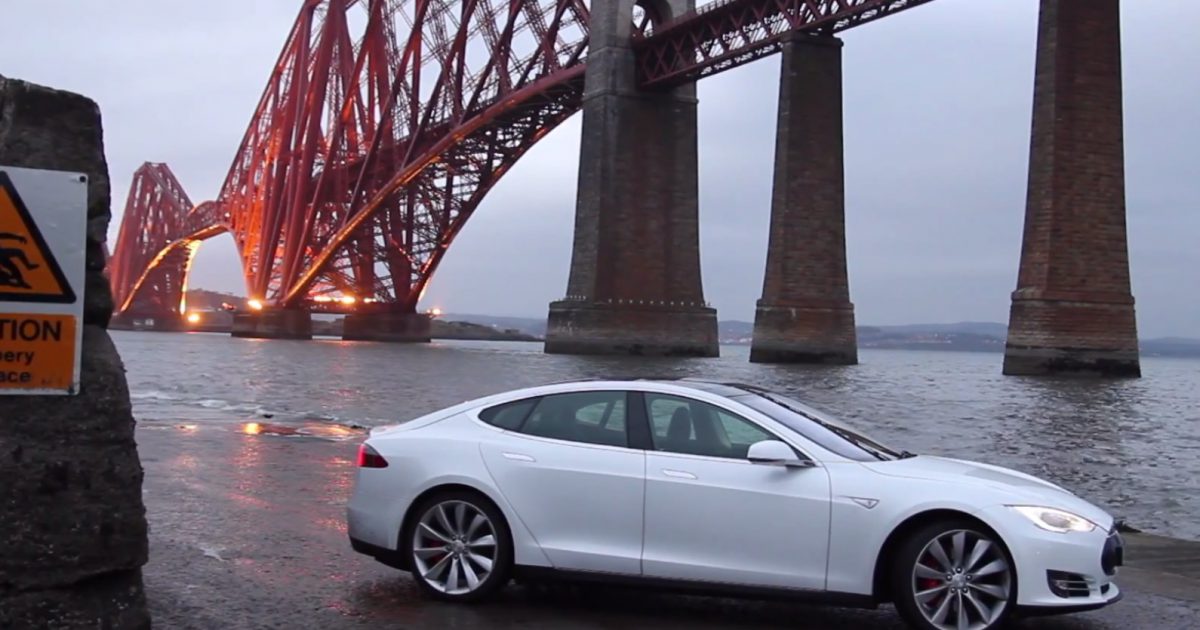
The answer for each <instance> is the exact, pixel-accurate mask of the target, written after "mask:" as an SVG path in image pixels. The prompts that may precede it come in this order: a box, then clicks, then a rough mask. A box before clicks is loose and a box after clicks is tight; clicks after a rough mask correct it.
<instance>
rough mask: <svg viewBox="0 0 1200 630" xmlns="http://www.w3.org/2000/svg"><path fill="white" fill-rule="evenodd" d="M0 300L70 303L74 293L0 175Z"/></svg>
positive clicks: (14, 192) (13, 189) (5, 178)
mask: <svg viewBox="0 0 1200 630" xmlns="http://www.w3.org/2000/svg"><path fill="white" fill-rule="evenodd" d="M0 300H3V301H9V302H42V303H58V304H70V303H72V302H74V301H75V291H74V290H73V289H72V288H71V284H70V283H69V282H67V279H66V277H65V276H64V275H63V272H62V269H61V268H60V267H59V265H58V261H57V260H55V258H54V253H53V252H52V251H51V250H50V247H49V246H47V244H46V240H45V239H44V238H42V233H41V231H40V230H39V229H38V226H37V223H36V222H34V220H33V217H32V216H31V215H30V214H29V209H28V208H27V207H26V206H25V203H24V202H23V201H22V200H21V196H20V195H19V194H17V190H16V187H15V186H13V183H12V180H10V179H9V177H8V175H6V174H5V173H3V172H0Z"/></svg>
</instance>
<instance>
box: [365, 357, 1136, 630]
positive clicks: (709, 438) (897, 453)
mask: <svg viewBox="0 0 1200 630" xmlns="http://www.w3.org/2000/svg"><path fill="white" fill-rule="evenodd" d="M348 526H349V535H350V542H351V544H352V546H353V548H354V549H355V550H357V551H359V552H361V553H365V554H367V555H370V556H372V557H374V558H376V559H377V560H379V561H382V562H384V563H386V564H388V565H390V566H394V567H396V568H400V569H404V570H407V571H411V572H412V574H413V576H414V578H415V580H416V583H417V584H418V585H419V586H420V588H421V589H422V590H423V591H424V592H426V593H428V594H429V595H431V596H433V597H436V598H440V599H445V600H452V601H475V600H479V599H482V598H485V597H487V596H488V595H492V594H494V593H495V592H496V591H497V590H498V589H500V588H503V587H504V586H505V584H507V582H508V581H509V580H510V579H511V578H514V577H516V578H523V579H529V580H553V579H562V580H604V581H609V582H627V583H631V584H643V585H647V586H652V587H671V588H675V589H679V588H684V589H695V590H697V591H704V592H708V593H712V594H717V595H733V596H763V597H785V598H789V599H793V600H797V601H800V600H803V601H810V600H811V601H822V602H827V603H833V604H840V605H850V606H866V607H873V606H877V605H879V604H881V603H887V602H891V603H893V604H894V605H895V608H896V610H897V611H898V612H899V613H900V614H901V615H902V616H903V617H904V618H905V620H907V621H908V623H909V624H910V625H912V626H913V627H917V628H937V629H955V630H964V629H972V630H978V629H986V628H993V627H996V626H998V625H1000V624H1002V623H1003V622H1004V621H1005V620H1006V619H1007V618H1009V617H1010V616H1013V615H1023V614H1031V613H1059V612H1062V613H1065V612H1074V611H1080V610H1089V609H1094V608H1099V607H1102V606H1105V605H1107V604H1110V603H1112V602H1115V601H1116V600H1117V599H1119V598H1120V591H1119V590H1118V588H1117V586H1116V585H1115V584H1114V583H1113V576H1114V575H1115V574H1116V572H1117V567H1118V566H1119V565H1120V564H1121V563H1122V553H1123V544H1122V540H1121V536H1120V534H1119V533H1118V532H1117V526H1116V523H1115V522H1114V520H1113V517H1111V516H1110V515H1108V514H1107V513H1105V512H1104V511H1103V510H1101V509H1099V508H1097V507H1096V506H1094V505H1092V504H1090V503H1088V502H1087V501H1084V500H1083V499H1081V498H1079V497H1077V496H1075V495H1074V494H1072V493H1070V492H1068V491H1067V490H1064V489H1063V488H1061V487H1059V486H1057V485H1054V484H1052V483H1049V482H1047V481H1043V480H1041V479H1038V478H1036V477H1033V476H1030V475H1027V474H1023V473H1020V472H1017V471H1014V470H1009V469H1006V468H1001V467H998V466H992V465H988V464H981V463H974V462H968V461H963V460H959V459H953V458H948V457H936V456H930V455H917V454H913V453H909V452H907V451H903V450H896V449H894V448H890V447H889V446H886V445H884V444H882V443H881V442H879V441H877V440H874V439H871V438H870V437H868V436H866V435H864V434H863V433H862V432H860V431H858V430H856V429H854V428H852V427H850V426H848V425H846V424H845V423H842V422H839V421H838V420H836V419H835V418H833V417H831V416H830V415H828V414H826V413H823V412H821V411H819V410H817V409H814V408H812V407H811V406H809V405H807V404H804V403H802V402H800V401H798V400H795V399H794V398H792V397H789V396H786V395H782V394H779V393H775V392H771V391H767V390H764V389H761V388H757V387H753V386H746V385H734V384H720V383H710V382H699V381H688V380H681V381H669V380H629V381H591V382H574V383H564V384H555V385H548V386H543V387H536V388H531V389H524V390H520V391H512V392H507V393H504V394H499V395H495V396H491V397H488V398H483V399H479V400H474V401H470V402H466V403H463V404H460V405H457V406H454V407H450V408H447V409H444V410H441V411H438V412H435V413H431V414H429V415H426V416H423V417H421V418H417V419H414V420H411V421H408V422H405V423H402V424H398V425H394V426H388V427H380V428H377V429H375V430H373V431H372V432H371V435H370V437H369V438H368V439H367V440H366V441H365V442H364V443H363V444H362V445H361V447H360V450H359V456H358V467H357V470H356V480H355V488H354V494H353V497H352V498H351V501H350V503H349V506H348Z"/></svg>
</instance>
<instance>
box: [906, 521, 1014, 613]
mask: <svg viewBox="0 0 1200 630" xmlns="http://www.w3.org/2000/svg"><path fill="white" fill-rule="evenodd" d="M1012 578H1013V576H1012V569H1011V567H1010V566H1009V562H1008V557H1007V555H1006V554H1005V552H1004V550H1003V549H1002V548H1001V547H1000V546H999V545H998V544H997V543H996V542H995V541H993V540H992V539H991V538H989V537H988V536H986V535H984V534H981V533H979V532H975V531H971V530H966V529H956V530H951V531H947V532H944V533H942V534H939V535H938V536H936V537H934V538H933V540H930V541H929V543H928V544H926V545H925V547H924V549H922V550H921V553H919V554H918V555H917V562H916V566H914V567H913V572H912V594H913V597H914V598H915V600H916V603H917V608H918V610H920V611H921V614H922V615H923V616H924V617H925V620H926V621H928V622H929V623H930V624H931V625H932V626H933V627H935V628H938V629H939V630H982V629H984V628H990V627H992V624H993V623H995V622H996V621H997V620H999V619H1000V618H1001V616H1002V615H1003V614H1004V611H1005V609H1006V608H1007V607H1008V603H1009V595H1010V592H1011V589H1012V582H1013V579H1012Z"/></svg>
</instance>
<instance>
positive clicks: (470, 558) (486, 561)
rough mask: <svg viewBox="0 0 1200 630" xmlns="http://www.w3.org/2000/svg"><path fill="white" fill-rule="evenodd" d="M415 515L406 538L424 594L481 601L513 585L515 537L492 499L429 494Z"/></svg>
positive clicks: (465, 494) (456, 492) (456, 493)
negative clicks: (513, 546) (510, 578)
mask: <svg viewBox="0 0 1200 630" xmlns="http://www.w3.org/2000/svg"><path fill="white" fill-rule="evenodd" d="M412 513H413V517H412V519H411V522H410V523H409V524H408V526H407V527H406V528H405V531H404V532H403V534H402V536H403V537H402V539H401V541H402V542H403V544H404V553H405V554H406V557H407V559H408V561H409V562H410V565H411V567H412V576H413V579H414V580H415V581H416V583H417V586H418V587H419V588H420V589H421V591H422V592H424V593H425V594H427V595H429V596H430V597H433V598H435V599H440V600H443V601H451V602H477V601H481V600H484V599H487V598H488V597H489V596H491V595H494V594H495V593H496V592H497V591H499V590H500V589H501V588H503V587H504V585H506V584H507V583H508V579H509V575H510V574H511V573H512V564H513V548H512V535H511V534H510V532H509V528H508V523H507V522H506V521H505V520H504V515H503V514H501V513H500V510H499V509H497V508H496V506H495V505H494V504H492V502H491V501H489V500H487V499H486V498H484V497H483V496H482V495H480V494H477V493H475V492H469V491H463V490H451V491H446V492H438V493H436V494H433V495H431V496H429V497H426V498H425V499H423V500H422V501H421V502H420V503H419V504H417V505H416V506H415V507H414V509H413V512H412ZM480 517H482V519H483V520H482V521H481V520H480Z"/></svg>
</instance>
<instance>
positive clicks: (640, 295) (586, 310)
mask: <svg viewBox="0 0 1200 630" xmlns="http://www.w3.org/2000/svg"><path fill="white" fill-rule="evenodd" d="M633 6H634V5H633V2H632V1H631V0H595V1H594V2H592V8H591V19H590V25H591V26H590V29H591V30H590V33H591V34H590V40H589V42H590V43H589V51H588V63H587V70H586V75H585V87H584V97H583V139H582V146H581V154H580V161H579V190H578V198H577V201H576V207H575V243H574V251H573V254H572V256H571V271H570V279H569V281H568V285H567V297H566V298H565V299H563V300H560V301H557V302H554V303H552V304H550V315H549V322H548V329H547V332H546V346H545V349H546V352H549V353H570V354H635V355H637V354H641V355H667V356H716V355H717V314H716V311H715V310H713V309H711V308H708V307H707V306H706V305H705V302H704V291H703V288H702V287H701V282H700V237H699V225H698V224H699V217H698V210H699V206H698V176H697V166H698V165H697V137H696V88H695V84H694V83H692V84H687V85H683V86H680V87H676V88H674V89H671V90H669V91H661V92H643V91H640V90H639V89H638V87H637V85H636V83H635V73H634V54H633V50H632V49H631V48H630V34H631V31H632V28H633ZM692 6H693V1H692V0H663V1H662V2H658V3H656V4H655V5H654V6H653V7H652V8H653V10H654V11H655V12H656V13H657V14H658V17H659V18H660V19H669V18H670V16H671V15H677V14H678V13H680V12H682V11H685V10H687V9H690V8H692Z"/></svg>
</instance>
